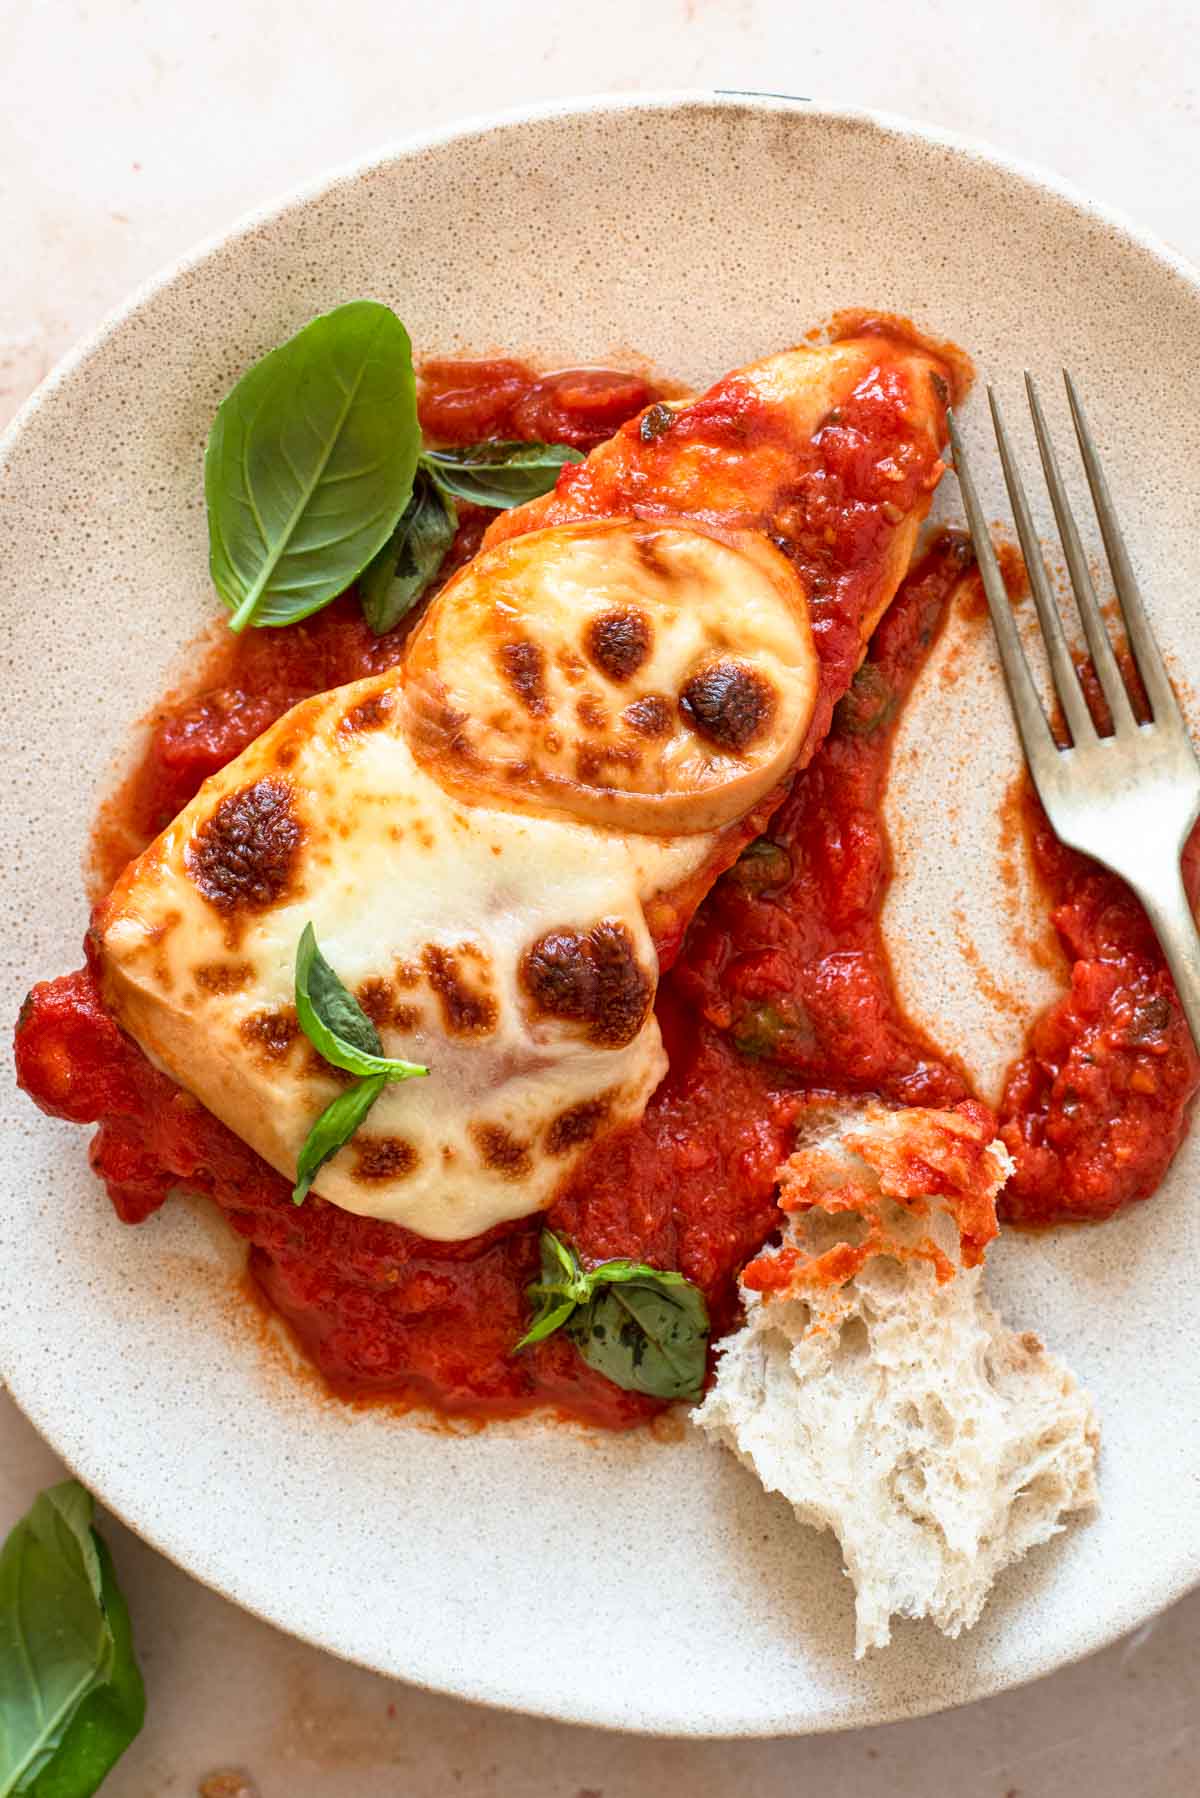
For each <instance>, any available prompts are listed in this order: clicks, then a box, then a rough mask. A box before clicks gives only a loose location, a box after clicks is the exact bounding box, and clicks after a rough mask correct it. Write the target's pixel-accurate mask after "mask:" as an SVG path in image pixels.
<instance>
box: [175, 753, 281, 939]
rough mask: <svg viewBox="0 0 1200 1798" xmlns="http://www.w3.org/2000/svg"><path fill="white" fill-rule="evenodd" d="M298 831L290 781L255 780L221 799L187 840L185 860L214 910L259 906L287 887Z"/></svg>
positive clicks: (275, 900) (276, 897) (278, 896)
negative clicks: (192, 836) (188, 840)
mask: <svg viewBox="0 0 1200 1798" xmlns="http://www.w3.org/2000/svg"><path fill="white" fill-rule="evenodd" d="M302 835H303V832H302V831H301V828H300V823H299V820H298V819H297V818H296V816H295V814H294V812H293V811H292V789H291V787H290V786H288V785H287V783H286V782H285V781H281V780H268V779H264V780H256V781H255V782H254V785H253V786H250V787H243V788H242V789H241V791H240V792H237V793H229V794H228V795H227V796H226V797H225V798H224V799H222V801H221V803H220V805H218V807H217V809H216V810H215V811H214V812H213V814H212V816H211V818H206V819H205V821H204V823H203V824H202V825H201V826H200V828H199V830H198V831H197V832H196V834H195V836H194V838H193V839H192V841H191V842H190V843H189V844H188V846H187V849H186V850H185V852H184V863H185V865H186V867H187V871H188V873H189V874H190V875H191V877H192V879H193V880H194V881H195V883H196V885H197V886H198V887H199V889H200V891H201V892H202V893H203V895H204V897H205V898H206V899H207V900H208V902H209V904H210V905H215V906H216V907H217V909H218V910H219V911H224V912H235V911H261V910H263V909H265V908H266V907H267V906H270V905H275V904H277V903H278V901H279V900H280V899H282V898H283V896H284V894H285V893H286V892H287V891H288V888H289V887H290V885H291V882H292V877H293V874H294V872H295V864H296V852H297V850H298V849H299V847H300V839H301V836H302Z"/></svg>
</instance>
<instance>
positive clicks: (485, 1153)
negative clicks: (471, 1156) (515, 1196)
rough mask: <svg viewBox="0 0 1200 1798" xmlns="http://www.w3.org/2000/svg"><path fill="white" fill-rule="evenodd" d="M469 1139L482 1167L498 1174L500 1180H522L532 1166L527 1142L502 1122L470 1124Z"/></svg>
mask: <svg viewBox="0 0 1200 1798" xmlns="http://www.w3.org/2000/svg"><path fill="white" fill-rule="evenodd" d="M471 1140H472V1142H473V1143H474V1144H475V1147H476V1148H477V1149H478V1150H479V1159H480V1160H481V1161H482V1162H483V1165H484V1167H486V1168H490V1169H491V1171H492V1172H493V1173H494V1174H499V1175H500V1178H501V1179H502V1180H523V1179H524V1178H525V1176H526V1175H527V1174H528V1173H529V1170H530V1168H531V1167H532V1166H533V1162H532V1160H531V1158H530V1154H529V1144H528V1143H523V1142H521V1140H520V1139H519V1137H516V1136H514V1135H513V1134H512V1132H511V1131H509V1130H506V1129H505V1128H504V1126H503V1125H502V1124H472V1125H471Z"/></svg>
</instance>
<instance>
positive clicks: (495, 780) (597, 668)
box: [406, 518, 818, 832]
mask: <svg viewBox="0 0 1200 1798" xmlns="http://www.w3.org/2000/svg"><path fill="white" fill-rule="evenodd" d="M406 666H407V669H408V681H407V686H406V692H407V694H408V697H409V700H410V703H411V705H412V707H413V747H414V749H415V750H416V752H417V755H418V757H419V758H420V759H421V760H422V761H423V762H424V763H425V764H426V765H427V766H428V767H429V768H430V769H431V770H432V771H433V772H434V773H435V774H436V775H437V778H438V779H439V780H440V781H441V782H442V783H443V785H446V786H449V787H452V788H454V789H455V790H456V791H458V792H461V793H464V794H465V795H466V796H468V797H470V798H476V797H480V796H484V797H490V798H498V799H500V800H501V801H502V802H503V803H506V804H511V805H518V804H519V805H521V806H522V807H524V808H532V809H534V810H536V811H542V812H545V811H547V810H549V809H555V810H559V811H562V812H564V813H566V814H567V815H569V816H574V817H579V818H583V819H586V820H588V821H590V822H594V823H600V824H605V825H610V826H616V827H618V828H622V829H626V830H629V829H633V830H652V831H655V832H659V831H672V832H674V831H701V830H711V829H713V828H714V827H717V826H719V825H722V824H727V823H729V822H730V821H731V820H732V819H734V818H737V817H740V816H741V815H742V814H744V813H745V812H746V811H748V810H749V808H750V807H751V806H752V805H753V804H754V802H755V800H756V799H758V798H761V796H762V795H763V794H764V793H766V792H768V791H769V790H770V788H771V787H773V786H774V785H775V784H776V783H777V782H778V781H779V780H780V779H781V778H782V776H783V775H784V774H785V773H786V772H787V769H788V768H789V767H790V765H791V763H792V762H793V761H794V759H795V757H796V754H797V752H798V750H799V748H800V744H801V742H802V740H803V737H804V733H805V731H806V729H807V727H808V723H809V720H810V719H811V717H812V712H813V704H814V699H815V695H816V689H817V673H818V669H817V657H816V651H815V650H814V648H813V642H812V635H811V632H810V630H809V624H808V607H807V604H806V602H805V598H804V593H803V590H802V588H801V586H800V582H799V580H798V578H797V576H796V573H795V571H794V570H793V568H792V567H791V565H790V564H789V563H788V561H787V560H786V558H785V557H784V556H783V555H781V554H780V552H779V551H778V550H777V549H775V548H774V547H773V546H772V545H771V544H769V543H768V542H767V541H766V539H765V538H764V537H762V536H761V535H756V534H754V533H753V532H750V531H737V532H726V533H723V534H716V533H714V532H712V531H708V532H702V531H698V530H693V529H690V528H685V527H684V526H682V525H680V524H679V523H677V522H670V523H667V522H664V521H662V520H656V521H655V522H654V523H649V522H644V521H639V520H634V519H613V518H603V519H594V520H588V521H586V522H582V523H579V524H574V525H569V526H565V527H560V528H559V529H557V530H548V531H533V532H530V533H529V534H527V535H525V536H521V537H517V538H511V539H509V541H507V542H505V543H501V544H499V545H497V546H496V547H495V548H493V549H491V550H485V551H484V552H483V553H482V554H481V555H478V556H476V558H475V560H474V561H473V562H469V563H468V564H467V566H466V567H465V568H463V569H462V570H461V571H460V572H459V574H457V575H456V576H455V578H454V579H453V580H452V581H450V582H449V583H448V585H447V586H446V587H444V588H443V590H442V592H441V593H440V594H439V595H438V597H437V599H436V600H435V601H434V603H433V605H432V606H431V607H430V608H429V611H428V613H427V614H426V616H425V619H424V620H423V622H422V624H421V626H420V629H419V630H418V631H417V633H416V635H415V637H414V639H413V641H412V643H411V644H410V645H409V649H408V654H407V659H406Z"/></svg>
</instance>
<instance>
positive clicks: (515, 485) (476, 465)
mask: <svg viewBox="0 0 1200 1798" xmlns="http://www.w3.org/2000/svg"><path fill="white" fill-rule="evenodd" d="M582 461H583V457H582V456H581V455H580V453H579V451H578V450H575V449H571V448H570V447H569V446H568V445H567V444H565V443H502V442H500V441H499V440H497V439H496V438H491V439H489V440H488V441H487V442H486V443H469V444H467V445H466V446H465V447H464V448H461V449H427V450H424V451H422V454H421V462H422V465H423V466H424V467H425V468H427V469H428V470H429V473H430V474H431V475H432V476H433V478H434V480H435V481H436V482H437V484H438V486H439V487H440V488H441V489H442V491H443V493H450V494H453V496H454V497H455V499H465V500H469V501H470V502H471V504H472V505H473V506H490V507H491V508H492V509H493V510H494V511H499V512H503V511H507V509H508V508H509V507H510V506H520V505H524V503H525V501H526V500H527V499H538V498H540V497H541V495H542V494H543V493H549V492H550V490H551V488H552V487H553V486H554V483H555V482H556V481H557V480H558V477H559V474H560V472H561V470H562V469H563V467H564V466H565V465H566V463H568V462H582Z"/></svg>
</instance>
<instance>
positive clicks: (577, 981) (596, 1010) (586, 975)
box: [520, 919, 654, 1049]
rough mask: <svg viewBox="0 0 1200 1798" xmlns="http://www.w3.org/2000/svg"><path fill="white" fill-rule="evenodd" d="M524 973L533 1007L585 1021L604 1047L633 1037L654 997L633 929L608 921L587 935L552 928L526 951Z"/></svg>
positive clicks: (590, 1033) (595, 1040) (592, 1037)
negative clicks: (631, 935) (638, 951)
mask: <svg viewBox="0 0 1200 1798" xmlns="http://www.w3.org/2000/svg"><path fill="white" fill-rule="evenodd" d="M520 972H521V983H522V985H523V986H524V988H525V991H526V992H527V993H528V994H529V997H530V1000H531V1001H532V1003H533V1006H534V1008H535V1010H537V1011H540V1012H543V1013H544V1014H546V1015H547V1016H549V1017H553V1018H569V1019H571V1020H572V1021H573V1022H576V1023H579V1024H583V1025H584V1026H585V1027H586V1034H587V1037H588V1040H589V1041H591V1042H593V1043H596V1044H598V1045H599V1046H600V1047H602V1048H605V1049H620V1048H623V1047H624V1045H625V1044H626V1043H629V1042H632V1041H633V1039H634V1037H635V1036H636V1035H637V1033H638V1031H639V1030H640V1029H641V1027H642V1025H643V1024H644V1022H645V1020H646V1014H647V1012H648V1011H649V1009H650V1002H651V1000H652V999H653V997H654V982H653V980H652V979H651V977H650V975H649V974H647V972H646V970H645V968H643V967H642V965H641V963H640V962H639V961H638V958H637V954H636V952H635V950H634V947H633V941H632V939H631V937H630V935H629V932H628V931H627V930H626V928H625V926H624V925H623V924H618V923H615V922H613V921H612V920H608V919H606V920H604V921H603V922H601V923H599V924H595V925H593V926H592V928H591V930H589V931H588V932H587V933H586V934H581V933H580V932H579V931H575V930H552V931H548V932H547V934H546V935H545V936H543V937H539V938H538V940H537V942H536V943H534V944H532V946H531V947H530V948H528V949H527V950H526V951H525V953H524V955H523V956H522V957H521V969H520Z"/></svg>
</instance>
